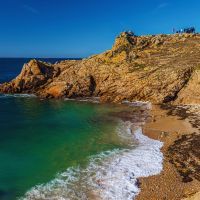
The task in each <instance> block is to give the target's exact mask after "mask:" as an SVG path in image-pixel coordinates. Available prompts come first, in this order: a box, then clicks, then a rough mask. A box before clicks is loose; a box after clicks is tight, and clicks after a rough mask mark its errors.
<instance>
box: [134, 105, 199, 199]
mask: <svg viewBox="0 0 200 200" xmlns="http://www.w3.org/2000/svg"><path fill="white" fill-rule="evenodd" d="M199 116H200V115H199V106H185V107H176V106H158V105H154V106H153V108H152V111H151V119H149V120H148V122H147V123H146V125H145V126H144V127H143V132H144V134H145V135H147V136H148V137H150V138H153V139H156V140H160V141H162V142H163V143H164V146H163V148H162V152H163V155H164V163H163V171H162V172H161V174H159V175H156V176H151V177H147V178H141V179H139V184H140V188H141V192H140V194H139V195H138V196H137V197H136V200H147V199H148V200H180V199H181V200H182V199H184V200H185V199H187V200H198V199H200V193H199V191H200V174H199V173H200V157H199V155H200V148H199V142H200V140H199V135H200V134H199V129H200V126H199V125H200V123H199V122H200V117H199Z"/></svg>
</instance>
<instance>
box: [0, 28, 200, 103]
mask: <svg viewBox="0 0 200 200" xmlns="http://www.w3.org/2000/svg"><path fill="white" fill-rule="evenodd" d="M199 57H200V34H174V35H147V36H135V35H134V34H133V33H130V32H123V33H121V34H120V35H119V36H118V37H117V38H116V40H115V42H114V45H113V47H112V49H111V50H108V51H106V52H104V53H102V54H98V55H93V56H91V57H89V58H86V59H82V60H63V61H61V62H58V63H55V64H51V63H45V62H41V61H39V60H31V61H30V62H29V63H27V64H24V66H23V68H22V71H21V73H20V74H19V75H18V76H17V77H16V78H15V79H14V80H12V81H10V82H9V83H4V84H1V85H0V93H34V94H36V95H37V96H39V97H42V98H65V97H67V98H76V97H100V101H101V102H117V103H120V102H122V101H125V100H128V101H135V100H141V101H151V102H153V103H168V102H173V103H176V104H191V103H192V104H196V103H200V79H199V77H200V59H199Z"/></svg>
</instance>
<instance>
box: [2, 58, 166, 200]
mask: <svg viewBox="0 0 200 200" xmlns="http://www.w3.org/2000/svg"><path fill="white" fill-rule="evenodd" d="M29 60H30V59H27V58H25V59H24V58H23V59H14V58H13V59H7V58H6V59H0V81H1V82H4V81H9V80H11V79H13V78H14V77H15V76H16V75H17V74H19V72H20V70H21V68H22V66H23V64H24V63H26V62H28V61H29ZM41 60H44V61H47V62H52V63H54V62H56V61H59V60H62V59H54V58H52V59H41ZM140 106H146V105H145V104H144V105H143V104H141V105H140V104H139V105H134V106H132V107H128V106H125V105H120V106H119V105H108V104H98V103H91V102H86V101H84V102H80V101H71V100H67V99H66V100H64V99H63V100H40V99H39V98H37V97H35V96H34V95H26V94H23V95H19V94H13V95H8V94H0V199H1V200H15V199H23V200H51V199H52V200H61V199H62V200H75V199H80V200H86V199H89V200H93V199H96V198H97V199H102V200H107V199H109V200H122V199H123V200H132V199H133V198H134V197H135V196H136V195H137V194H138V193H139V191H140V190H139V188H138V184H137V178H138V177H141V176H149V175H154V174H157V173H159V172H160V171H161V170H162V159H163V158H162V153H161V152H160V148H161V147H162V143H160V142H159V141H155V140H152V139H149V138H147V137H146V136H144V135H143V134H142V129H141V127H140V126H138V124H134V123H131V122H123V121H122V120H121V119H120V118H119V117H117V116H118V115H117V114H116V113H120V112H124V111H126V112H129V111H131V112H132V113H135V114H134V115H135V116H136V115H137V116H139V117H140V115H138V113H141V112H139V111H138V109H139V108H140ZM136 107H137V109H136ZM136 121H137V120H136ZM132 126H135V127H136V126H137V128H135V134H134V135H133V134H132V132H131V127H132Z"/></svg>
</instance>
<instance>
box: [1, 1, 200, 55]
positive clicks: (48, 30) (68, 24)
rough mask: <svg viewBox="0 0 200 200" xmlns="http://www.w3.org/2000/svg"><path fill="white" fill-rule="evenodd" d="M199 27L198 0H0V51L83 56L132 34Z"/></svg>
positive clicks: (96, 51)
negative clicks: (120, 34) (130, 31)
mask: <svg viewBox="0 0 200 200" xmlns="http://www.w3.org/2000/svg"><path fill="white" fill-rule="evenodd" d="M185 26H195V27H196V28H197V30H200V1H199V0H190V1H188V0H0V57H86V56H89V55H91V54H96V53H100V52H102V51H104V50H107V49H109V48H111V46H112V44H113V42H114V38H115V37H116V35H118V34H119V33H120V32H121V31H123V30H133V31H134V32H135V33H136V34H137V35H141V34H142V35H143V34H157V33H171V31H172V28H173V27H175V28H181V27H185Z"/></svg>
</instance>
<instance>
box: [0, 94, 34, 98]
mask: <svg viewBox="0 0 200 200" xmlns="http://www.w3.org/2000/svg"><path fill="white" fill-rule="evenodd" d="M33 97H36V95H34V94H0V98H33Z"/></svg>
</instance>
